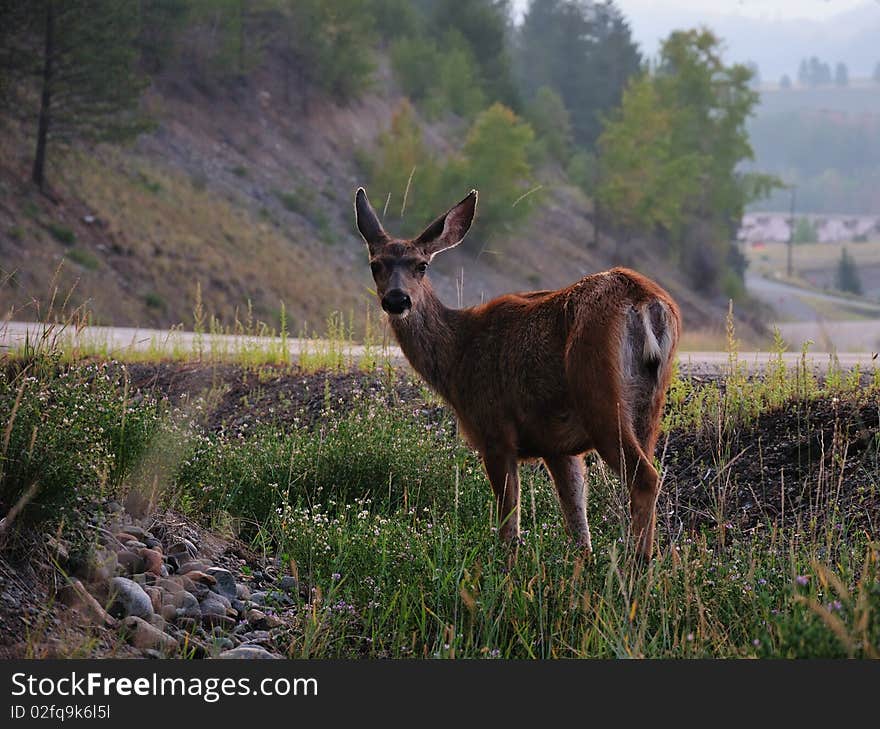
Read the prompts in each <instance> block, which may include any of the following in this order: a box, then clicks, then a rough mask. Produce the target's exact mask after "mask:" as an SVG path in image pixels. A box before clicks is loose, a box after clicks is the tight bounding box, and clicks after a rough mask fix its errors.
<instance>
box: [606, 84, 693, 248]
mask: <svg viewBox="0 0 880 729" xmlns="http://www.w3.org/2000/svg"><path fill="white" fill-rule="evenodd" d="M682 123H683V116H682V113H681V112H680V111H679V110H677V109H675V108H669V107H666V106H664V104H663V103H662V101H661V98H660V94H659V92H658V90H657V88H656V87H655V85H654V82H653V80H652V79H651V77H650V76H648V75H644V76H642V77H640V78H638V79H636V80H635V81H633V82H631V83H630V85H629V87H628V88H627V89H626V91H624V94H623V102H622V104H621V107H620V111H619V112H618V113H617V114H615V115H614V116H613V117H612V118H611V119H609V121H608V122H607V123H606V126H605V131H604V132H603V133H602V136H601V137H599V153H600V178H599V184H598V188H597V189H596V199H597V202H598V204H599V205H600V206H601V209H602V211H603V214H604V215H605V216H606V217H608V218H610V219H611V220H613V222H614V225H615V226H616V227H618V228H622V229H625V230H626V229H628V230H641V231H645V232H654V231H655V230H657V229H660V230H662V231H665V232H666V233H670V234H673V235H677V234H678V233H680V231H681V230H682V228H683V226H684V224H685V222H686V218H685V215H686V212H685V211H686V208H687V204H688V202H689V201H690V200H691V199H692V198H693V197H694V196H695V195H697V193H698V191H699V185H700V177H699V172H700V169H701V167H703V165H704V164H705V160H704V159H703V157H702V155H701V154H700V153H699V152H697V151H691V152H685V153H681V152H680V151H679V150H676V148H675V147H674V143H673V140H674V130H675V128H676V126H678V125H680V124H682Z"/></svg>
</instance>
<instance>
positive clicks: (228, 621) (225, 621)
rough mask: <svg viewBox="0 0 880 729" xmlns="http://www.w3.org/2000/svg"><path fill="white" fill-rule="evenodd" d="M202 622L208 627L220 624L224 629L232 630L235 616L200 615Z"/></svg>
mask: <svg viewBox="0 0 880 729" xmlns="http://www.w3.org/2000/svg"><path fill="white" fill-rule="evenodd" d="M202 624H203V625H207V626H209V627H216V626H220V627H221V628H223V629H224V630H232V629H233V628H234V627H235V618H231V617H229V616H228V615H210V614H209V615H202Z"/></svg>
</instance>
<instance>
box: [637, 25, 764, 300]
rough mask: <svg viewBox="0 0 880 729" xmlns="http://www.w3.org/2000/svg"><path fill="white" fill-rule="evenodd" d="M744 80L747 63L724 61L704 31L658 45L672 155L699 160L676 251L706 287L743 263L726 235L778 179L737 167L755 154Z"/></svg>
mask: <svg viewBox="0 0 880 729" xmlns="http://www.w3.org/2000/svg"><path fill="white" fill-rule="evenodd" d="M750 80H751V72H750V71H749V69H748V68H746V67H745V66H743V65H741V64H733V65H730V66H728V65H725V64H724V63H723V61H722V58H721V42H720V40H719V39H718V38H717V37H716V36H715V35H714V33H712V32H711V31H710V30H708V29H705V28H701V29H694V30H688V31H675V32H673V33H672V34H670V36H669V37H668V38H667V39H666V40H665V41H664V42H663V44H662V46H661V50H660V62H659V64H658V68H657V70H656V73H655V75H654V83H655V85H656V88H657V91H658V95H659V101H660V104H661V105H662V106H663V107H665V108H666V109H669V110H676V123H675V124H674V125H673V126H672V129H671V140H670V144H671V149H672V154H673V155H674V156H675V157H677V158H682V157H685V156H686V155H690V154H693V153H697V154H698V155H699V157H698V159H699V160H700V165H699V169H698V170H697V171H696V177H697V179H698V181H699V188H698V193H697V194H695V195H693V196H691V197H690V199H689V200H688V203H687V205H686V208H685V211H686V215H687V219H688V226H687V231H686V234H685V235H682V236H681V237H680V238H679V239H678V241H677V242H678V245H677V250H678V252H679V254H680V256H681V262H682V264H683V265H684V267H685V269H686V270H687V271H688V272H689V273H690V274H691V279H692V281H693V282H694V284H695V286H697V287H700V288H702V289H704V290H706V291H713V290H715V289H716V287H717V284H718V280H719V277H720V276H721V274H722V272H723V271H724V269H725V267H727V266H728V265H729V262H730V261H731V260H735V261H736V263H737V268H739V269H740V271H742V270H743V269H744V264H743V263H742V262H741V261H740V260H739V259H738V258H737V255H736V253H737V252H736V250H735V249H734V248H733V247H732V245H731V243H730V241H732V240H733V239H734V237H735V233H736V229H737V227H738V226H739V223H740V221H741V220H742V215H743V212H744V210H745V206H746V205H747V204H748V203H749V202H751V201H753V200H757V199H760V198H761V197H764V196H766V195H767V194H769V193H770V192H771V191H772V190H773V189H775V188H777V187H779V186H780V185H781V183H780V181H779V180H778V179H777V178H775V177H772V176H769V175H764V174H759V173H754V172H742V171H741V166H742V164H743V163H744V162H746V161H749V160H752V159H754V151H753V150H752V146H751V143H750V141H749V135H748V131H747V129H746V122H747V121H748V119H749V117H750V116H751V115H752V114H753V112H754V109H755V107H756V106H757V104H758V101H759V95H758V93H757V91H755V90H754V89H753V88H751V87H750V83H749V82H750Z"/></svg>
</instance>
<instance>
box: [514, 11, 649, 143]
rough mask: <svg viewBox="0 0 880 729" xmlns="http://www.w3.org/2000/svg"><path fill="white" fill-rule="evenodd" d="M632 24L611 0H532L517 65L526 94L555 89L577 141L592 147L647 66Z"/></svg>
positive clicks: (518, 49)
mask: <svg viewBox="0 0 880 729" xmlns="http://www.w3.org/2000/svg"><path fill="white" fill-rule="evenodd" d="M641 62H642V59H641V55H640V54H639V52H638V48H637V47H636V44H635V43H634V42H633V40H632V35H631V32H630V28H629V25H628V24H627V22H626V19H625V18H624V17H623V15H622V14H621V13H620V11H619V10H618V9H617V8H616V7H615V5H614V4H613V3H611V2H605V3H596V2H591V1H588V0H531V2H530V3H529V6H528V9H527V10H526V13H525V16H524V18H523V22H522V27H521V29H520V32H519V35H518V43H517V54H516V68H517V75H518V76H519V78H520V81H521V84H522V87H523V89H524V93H525V96H526V98H534V97H535V95H536V94H537V92H538V90H539V89H540V88H541V87H542V86H549V87H550V88H552V89H553V90H555V91H556V92H557V93H558V94H559V95H560V96H561V97H562V100H563V102H564V103H565V107H566V108H567V109H568V111H569V113H570V115H571V121H572V133H573V137H574V141H575V143H576V144H577V145H579V146H582V147H585V148H588V149H592V147H593V146H594V144H595V142H596V139H597V138H598V137H599V134H600V133H601V131H602V122H601V120H602V116H603V115H605V114H608V113H609V112H610V111H611V110H612V109H614V108H616V107H617V106H618V105H619V104H620V99H621V95H622V94H623V89H624V88H625V87H626V83H627V80H628V79H629V78H630V77H631V76H632V75H633V74H635V73H637V72H638V71H639V69H640V67H641Z"/></svg>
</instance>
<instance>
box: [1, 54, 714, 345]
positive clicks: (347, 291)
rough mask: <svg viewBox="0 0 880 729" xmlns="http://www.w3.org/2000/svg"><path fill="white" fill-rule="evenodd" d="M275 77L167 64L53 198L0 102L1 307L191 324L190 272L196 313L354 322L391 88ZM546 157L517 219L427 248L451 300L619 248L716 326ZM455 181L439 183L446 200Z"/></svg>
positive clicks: (66, 165) (364, 292)
mask: <svg viewBox="0 0 880 729" xmlns="http://www.w3.org/2000/svg"><path fill="white" fill-rule="evenodd" d="M282 77H283V73H282V70H281V69H279V68H277V67H274V66H273V65H272V63H267V64H266V67H265V68H262V69H261V70H259V71H257V72H254V73H253V74H252V75H251V77H249V78H248V79H247V80H246V81H238V82H235V83H234V84H230V85H228V86H227V87H225V88H215V89H208V90H205V89H203V88H202V87H201V86H200V85H199V84H198V83H195V82H194V81H192V80H191V79H188V78H186V77H185V76H184V77H180V76H173V77H170V78H164V79H161V80H160V81H159V82H158V83H156V84H155V85H154V87H153V88H152V90H151V91H150V92H149V94H148V97H147V100H146V101H147V104H148V106H149V107H150V108H151V109H152V110H153V112H154V114H155V115H156V117H157V120H158V127H157V129H156V130H155V131H154V132H152V133H149V134H146V135H143V136H141V137H140V138H139V139H138V141H137V142H136V143H135V144H133V145H130V146H126V147H112V146H98V147H90V146H81V147H77V148H75V149H74V150H73V151H72V152H71V153H70V154H68V155H66V156H65V157H63V158H59V159H60V162H58V163H55V164H54V166H53V168H52V169H51V173H52V174H51V179H52V180H53V182H52V185H51V190H50V196H49V197H45V196H43V195H40V194H39V193H38V192H37V191H36V190H35V188H33V186H32V185H31V184H30V183H29V181H28V171H29V164H30V160H31V157H30V155H31V153H32V150H33V145H32V140H31V137H30V133H31V129H30V127H27V128H25V127H22V126H20V125H19V124H18V123H17V122H14V121H13V120H11V119H9V118H6V117H4V116H2V115H0V133H2V134H3V136H4V140H5V143H4V144H3V145H2V148H0V260H2V272H3V273H2V276H0V284H2V285H0V306H2V308H3V311H4V315H6V316H9V315H10V314H11V315H12V316H14V317H16V318H18V319H33V318H35V317H37V316H41V315H45V312H46V309H47V306H48V303H49V301H50V300H51V299H52V297H53V295H54V296H55V304H56V307H57V306H59V305H60V303H61V302H63V301H64V300H65V299H66V298H67V297H68V296H69V301H68V302H67V303H68V306H67V308H68V309H70V308H72V307H74V306H77V305H80V304H85V305H86V306H87V307H88V309H89V310H90V311H91V312H92V313H93V316H94V322H95V323H99V324H114V325H131V324H137V325H153V326H159V327H169V326H174V325H178V324H183V325H184V326H185V327H187V328H190V327H192V326H193V323H194V308H195V304H196V290H197V287H199V288H200V292H201V298H202V308H203V311H204V313H205V316H206V317H209V316H211V315H216V316H217V317H218V318H219V320H220V321H221V322H222V323H223V325H225V326H232V325H233V324H234V322H235V321H236V319H238V320H239V321H240V322H242V323H244V322H245V321H246V320H247V319H248V318H249V317H250V318H252V319H253V320H261V321H264V322H266V323H267V324H269V325H270V326H273V327H275V328H277V327H278V325H279V321H280V315H281V306H282V302H283V304H284V307H285V310H286V316H287V326H288V328H289V330H290V332H291V333H293V334H297V333H299V332H300V331H302V330H303V329H304V328H307V329H308V330H309V331H313V330H317V331H321V332H322V331H324V323H325V319H326V317H327V315H328V314H329V313H330V312H332V311H334V310H335V311H339V312H342V313H343V314H344V315H345V316H346V317H349V316H351V318H352V319H353V321H354V326H355V334H356V335H358V334H361V333H362V332H363V322H364V318H365V312H366V311H367V310H368V309H369V310H370V312H371V314H372V315H373V319H374V321H375V320H376V318H377V315H378V314H379V312H378V310H377V306H376V303H375V301H374V300H373V296H372V294H371V293H370V292H371V289H372V286H373V283H372V279H371V277H370V273H369V267H368V265H367V258H366V252H365V250H364V245H363V242H362V241H361V240H360V239H359V238H358V236H357V234H356V232H355V229H354V224H353V214H352V199H353V195H354V191H355V189H356V187H357V186H358V185H359V184H362V183H363V181H364V179H365V174H364V173H363V171H362V170H361V167H360V164H359V161H358V160H359V159H362V158H363V157H364V155H369V154H370V153H371V152H372V151H373V150H374V149H375V145H376V141H377V137H378V136H379V135H380V133H381V132H382V131H383V130H385V129H387V128H388V126H389V125H390V122H391V117H392V114H393V112H394V110H395V108H397V104H398V103H399V102H400V101H401V99H402V95H401V93H400V91H399V89H398V88H397V86H396V84H395V83H394V81H393V79H392V77H391V73H390V71H389V70H388V64H387V61H383V62H382V63H381V64H380V69H379V72H378V73H377V77H376V79H375V82H374V84H373V90H372V91H371V92H370V93H368V94H366V95H364V96H363V97H362V98H361V99H359V100H358V101H356V102H353V103H351V104H349V105H340V104H338V103H335V102H332V101H331V100H329V99H327V98H320V97H315V98H314V99H313V100H312V103H310V106H309V111H308V112H307V113H301V112H299V111H297V110H292V109H291V107H290V105H289V104H287V103H285V101H284V97H283V93H282V91H281V89H280V87H279V84H280V81H279V79H281V78H282ZM421 123H422V124H423V126H424V130H425V134H426V136H427V137H428V138H430V139H431V143H432V144H434V145H436V146H446V147H450V146H452V144H453V140H454V139H455V136H456V135H457V134H459V133H460V131H459V130H460V126H461V125H460V124H456V123H455V121H454V120H453V119H448V120H446V121H445V122H444V123H437V124H434V125H430V124H428V123H426V122H424V121H422V122H421ZM548 174H549V175H550V177H548V178H547V179H545V190H546V194H545V197H544V202H543V203H542V205H541V206H540V207H539V209H538V210H536V212H535V213H534V214H533V215H532V217H531V218H530V219H529V220H528V222H527V223H526V224H525V225H523V226H521V228H520V229H517V230H514V231H512V232H510V233H509V234H507V235H506V236H505V238H503V239H493V240H480V239H478V238H476V237H473V238H472V237H469V238H468V239H467V240H466V242H465V244H463V245H461V246H460V247H459V248H457V249H456V250H455V251H452V252H450V253H449V254H448V255H446V256H443V257H441V258H439V259H438V261H437V263H436V265H435V266H434V267H433V270H434V276H433V279H434V281H435V286H436V287H437V288H438V290H439V292H440V293H441V295H442V297H443V298H444V300H445V301H447V302H448V303H449V304H450V305H455V304H456V303H457V302H458V301H459V300H460V301H461V302H462V303H463V304H466V305H467V304H475V303H479V302H480V301H483V300H486V299H488V298H490V297H492V296H496V295H498V294H500V293H503V292H506V291H511V290H529V289H535V288H551V287H559V286H563V285H566V284H569V283H571V282H572V281H574V280H576V279H577V278H579V277H580V276H583V275H585V274H588V273H593V272H596V271H600V270H604V269H606V268H608V267H610V266H613V265H619V264H627V265H632V266H635V267H638V268H639V269H641V270H643V271H645V272H647V273H649V274H651V275H653V276H654V277H656V278H657V279H658V280H659V281H661V282H662V283H663V285H664V286H666V287H667V288H668V289H669V290H670V291H671V292H672V293H673V294H674V295H675V296H676V298H677V299H678V300H679V302H680V304H681V306H682V309H683V312H684V315H685V320H686V324H687V326H688V327H689V328H691V329H694V328H701V327H704V326H707V325H712V326H716V327H719V328H720V327H721V326H722V325H723V321H724V310H723V302H711V301H707V300H706V299H703V298H701V297H699V296H697V295H696V294H694V293H693V292H692V291H691V289H690V287H689V286H688V285H687V284H686V283H685V281H684V279H683V278H682V275H681V273H680V272H679V271H677V270H676V268H675V267H674V266H673V265H671V264H669V263H667V262H665V261H664V260H663V259H662V258H661V257H660V256H658V255H655V254H654V253H653V252H652V250H651V248H650V246H648V245H647V244H645V243H642V244H640V243H639V242H638V241H632V242H631V243H630V245H629V246H628V247H627V250H626V252H625V254H622V253H621V251H620V250H619V249H618V246H617V243H616V242H615V241H614V240H612V239H610V238H608V237H606V236H602V237H601V238H600V240H599V241H598V244H596V245H594V243H593V241H594V234H593V228H592V224H591V215H592V213H591V210H592V205H591V203H590V201H589V200H588V199H587V198H586V197H585V196H584V194H583V192H581V190H580V189H579V188H577V187H575V186H573V185H571V184H569V183H567V182H564V181H560V180H556V181H555V182H554V181H553V180H552V171H548ZM464 192H466V191H464V190H449V191H448V194H449V202H450V204H451V203H453V202H455V201H456V200H458V199H459V198H460V197H461V196H462V195H463V194H464ZM376 202H377V203H378V202H379V201H378V200H377V201H376ZM440 212H442V211H440V210H438V211H437V213H438V214H439V213H440ZM423 222H424V223H425V224H427V223H428V222H430V221H429V220H425V221H423ZM249 306H250V310H249ZM207 325H208V324H207V322H205V326H207Z"/></svg>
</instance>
